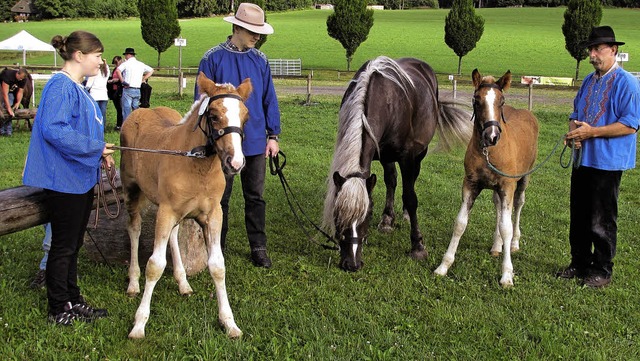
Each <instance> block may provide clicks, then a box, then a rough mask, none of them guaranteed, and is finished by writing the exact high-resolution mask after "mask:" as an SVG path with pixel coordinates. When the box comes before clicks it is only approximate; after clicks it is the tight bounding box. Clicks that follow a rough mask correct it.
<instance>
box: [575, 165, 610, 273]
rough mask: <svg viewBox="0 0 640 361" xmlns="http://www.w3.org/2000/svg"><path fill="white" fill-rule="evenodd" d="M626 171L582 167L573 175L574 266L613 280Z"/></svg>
mask: <svg viewBox="0 0 640 361" xmlns="http://www.w3.org/2000/svg"><path fill="white" fill-rule="evenodd" d="M621 178H622V171H606V170H601V169H596V168H590V167H579V168H577V169H574V170H573V172H572V173H571V195H570V198H571V222H570V230H569V243H570V245H571V264H572V266H574V267H576V268H578V269H580V270H583V271H587V272H588V275H600V276H604V277H607V278H609V277H611V274H612V272H613V257H614V256H615V254H616V242H617V232H618V225H617V220H618V194H619V192H620V180H621Z"/></svg>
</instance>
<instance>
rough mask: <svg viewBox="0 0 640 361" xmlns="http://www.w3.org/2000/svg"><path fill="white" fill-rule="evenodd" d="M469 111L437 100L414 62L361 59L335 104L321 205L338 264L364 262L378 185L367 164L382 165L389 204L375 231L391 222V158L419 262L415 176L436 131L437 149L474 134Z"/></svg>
mask: <svg viewBox="0 0 640 361" xmlns="http://www.w3.org/2000/svg"><path fill="white" fill-rule="evenodd" d="M470 117H471V114H470V113H469V112H467V111H465V110H462V109H461V108H458V107H455V103H454V102H452V101H448V102H445V101H439V100H438V82H437V79H436V76H435V73H434V71H433V69H432V68H431V67H430V66H429V65H428V64H427V63H425V62H423V61H420V60H418V59H411V58H403V59H399V60H393V59H390V58H387V57H384V56H381V57H378V58H376V59H374V60H371V61H368V62H367V63H365V64H364V65H363V66H362V67H361V68H360V69H359V70H358V72H357V73H356V74H355V75H354V77H353V79H352V81H351V83H350V85H349V86H348V88H347V90H346V92H345V94H344V96H343V98H342V105H341V106H340V113H339V121H338V135H337V142H336V145H335V151H334V156H333V162H332V164H331V169H330V174H329V179H328V190H327V194H326V198H325V202H324V212H323V225H324V227H325V229H327V231H329V232H333V233H334V234H335V237H336V239H337V240H338V243H339V246H340V257H341V259H340V264H339V265H340V268H342V269H343V270H346V271H357V270H358V269H360V268H361V267H362V246H363V241H366V238H367V232H368V228H369V221H370V219H371V215H372V211H373V201H372V197H371V192H372V190H373V187H374V186H375V183H376V176H375V174H371V162H372V161H373V160H379V161H380V163H381V164H382V167H383V169H384V182H385V184H386V203H385V207H384V211H383V214H382V220H381V221H380V224H379V226H378V228H379V229H380V230H381V231H391V230H392V229H393V226H394V222H395V213H394V196H395V188H396V184H397V172H396V166H395V163H398V164H399V165H400V172H401V174H402V203H403V208H404V209H405V210H406V213H407V214H408V217H409V221H410V223H411V251H410V256H411V257H413V258H415V259H418V260H422V259H424V258H425V257H426V256H427V251H426V250H425V248H424V245H423V244H422V234H421V233H420V229H419V227H418V218H417V215H416V210H417V208H418V199H417V197H416V192H415V188H414V185H415V181H416V178H417V177H418V175H419V173H420V162H421V161H422V159H423V158H424V157H425V155H426V154H427V148H428V145H429V142H430V141H431V139H432V138H433V136H434V134H435V133H436V131H437V132H438V134H439V137H440V145H441V146H442V148H447V147H448V146H450V145H452V144H454V143H455V142H460V143H464V144H466V142H467V141H468V140H469V138H470V137H471V123H470V122H469V118H470Z"/></svg>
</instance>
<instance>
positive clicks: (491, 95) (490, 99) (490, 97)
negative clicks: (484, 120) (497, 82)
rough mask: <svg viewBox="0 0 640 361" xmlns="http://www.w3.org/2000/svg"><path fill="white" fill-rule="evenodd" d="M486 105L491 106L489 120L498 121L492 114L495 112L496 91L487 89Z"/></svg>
mask: <svg viewBox="0 0 640 361" xmlns="http://www.w3.org/2000/svg"><path fill="white" fill-rule="evenodd" d="M485 100H486V102H487V103H488V104H491V105H490V106H489V107H488V108H489V119H498V118H497V117H496V114H495V112H494V110H495V102H496V91H495V90H494V89H489V91H488V92H487V96H486V98H485Z"/></svg>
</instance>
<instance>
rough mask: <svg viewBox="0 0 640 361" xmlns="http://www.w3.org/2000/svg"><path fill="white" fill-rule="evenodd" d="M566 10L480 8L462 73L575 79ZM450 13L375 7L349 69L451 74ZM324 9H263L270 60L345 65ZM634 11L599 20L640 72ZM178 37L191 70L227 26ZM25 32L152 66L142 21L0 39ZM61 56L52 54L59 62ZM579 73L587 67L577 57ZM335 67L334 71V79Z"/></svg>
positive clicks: (0, 29) (201, 24)
mask: <svg viewBox="0 0 640 361" xmlns="http://www.w3.org/2000/svg"><path fill="white" fill-rule="evenodd" d="M564 10H565V8H564V7H559V8H508V9H479V10H476V13H477V14H479V15H482V16H483V17H484V19H485V30H484V34H483V36H482V38H481V39H480V41H479V42H478V44H477V46H476V48H475V49H474V50H472V51H471V52H470V53H469V54H467V55H466V56H465V57H464V58H463V60H462V69H461V73H462V74H463V75H465V76H470V74H471V71H472V70H473V69H474V68H479V69H480V70H481V72H483V73H490V74H498V73H499V74H502V73H504V72H505V71H506V70H507V69H510V70H511V71H512V72H513V73H514V74H515V75H544V76H561V77H573V76H574V75H575V66H576V62H575V60H574V59H573V58H572V57H571V56H570V55H569V53H568V52H567V51H566V50H565V48H564V36H563V35H562V30H561V26H562V23H563V22H564V18H563V13H564ZM448 11H449V10H447V9H438V10H406V11H376V12H375V15H374V26H373V28H372V29H371V31H370V33H369V37H368V40H367V41H365V42H364V43H362V44H361V45H360V47H359V48H358V50H357V51H356V53H355V55H354V57H353V62H352V65H351V68H352V69H351V70H356V69H357V68H358V67H360V65H361V64H362V63H364V62H365V61H366V60H368V59H371V58H374V57H376V56H378V55H381V54H384V55H388V56H391V57H404V56H412V57H417V58H420V59H423V60H425V61H427V62H428V63H430V64H431V65H432V67H433V68H434V69H435V71H436V72H438V73H443V74H454V73H456V72H457V65H458V57H457V56H456V55H455V53H454V52H453V51H452V50H451V49H450V48H449V47H448V46H447V45H446V44H445V43H444V18H445V16H446V15H447V13H448ZM330 13H331V12H330V11H327V10H303V11H294V12H284V13H270V14H268V19H267V20H268V22H269V23H271V24H272V25H273V26H274V28H275V31H276V32H275V34H273V35H270V36H269V38H268V41H267V42H266V43H265V45H264V46H263V47H262V50H263V51H264V52H265V53H266V54H267V56H269V57H270V58H274V59H277V58H284V59H297V58H300V59H301V60H302V66H303V68H304V69H305V70H307V71H310V70H312V69H313V70H325V69H330V70H345V69H346V60H345V52H344V49H343V48H342V46H341V45H340V43H339V42H338V41H336V40H334V39H332V38H331V37H329V36H328V35H327V26H326V19H327V16H329V14H330ZM639 16H640V10H629V9H605V10H604V15H603V18H602V22H601V24H603V25H605V24H606V25H611V26H613V28H614V30H615V31H616V36H617V38H618V39H620V40H621V41H625V42H627V44H626V45H624V46H623V47H622V48H621V51H623V52H627V53H629V62H628V63H626V64H625V67H627V68H628V69H632V70H634V69H635V71H640V43H639V42H638V41H636V39H640V28H638V26H637V19H638V17H639ZM180 26H181V28H182V34H181V36H182V37H183V38H185V39H187V46H186V47H184V48H183V49H182V66H183V67H197V66H198V62H199V61H200V58H201V57H202V54H203V53H204V52H205V51H206V50H208V49H209V48H211V47H212V46H214V45H216V44H218V43H220V42H221V41H223V40H224V39H225V38H226V36H227V35H228V34H229V33H230V31H231V25H230V24H229V23H227V22H224V21H223V20H222V17H214V18H209V19H185V20H181V21H180ZM23 29H24V30H27V31H29V32H30V33H31V34H32V35H34V36H36V37H37V38H39V39H40V40H42V41H45V42H48V41H50V40H51V38H52V37H53V36H54V35H56V34H61V35H67V34H69V33H70V32H71V31H73V30H77V29H85V30H88V31H91V32H93V33H95V34H96V35H98V37H99V38H100V39H101V40H102V41H103V43H104V45H105V58H107V59H108V60H109V61H110V60H111V58H112V57H113V56H114V55H120V54H122V51H124V48H125V47H133V48H135V49H136V52H137V53H138V56H137V57H138V58H139V59H140V60H142V61H144V62H146V63H147V64H150V65H152V66H157V52H156V51H155V50H154V49H153V48H151V47H149V46H148V45H147V44H146V43H145V42H144V40H143V39H142V36H141V34H140V21H139V19H137V18H135V19H134V18H132V19H127V20H95V19H87V20H78V21H67V20H57V21H47V22H28V23H6V24H2V26H0V39H6V38H8V37H10V36H12V35H14V34H16V33H18V32H19V31H20V30H23ZM179 58H180V57H179V49H178V48H177V47H175V46H172V47H171V48H169V49H168V50H167V51H166V52H164V53H162V56H161V63H160V65H161V66H163V67H178V63H179ZM61 62H62V60H61V59H58V64H61ZM11 63H14V64H15V63H22V54H21V53H18V52H6V51H0V64H11ZM27 64H31V65H36V64H41V65H53V56H52V54H51V53H44V54H40V53H33V54H32V53H29V54H28V59H27ZM580 69H581V71H580V74H581V76H580V78H582V77H584V76H585V75H586V74H588V73H589V72H590V71H591V66H590V65H589V64H588V62H584V61H583V62H581V66H580ZM335 74H336V73H335V72H333V73H332V75H333V76H335Z"/></svg>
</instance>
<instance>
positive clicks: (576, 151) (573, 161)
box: [560, 139, 582, 169]
mask: <svg viewBox="0 0 640 361" xmlns="http://www.w3.org/2000/svg"><path fill="white" fill-rule="evenodd" d="M567 148H571V157H570V158H569V161H568V162H567V163H566V164H563V163H562V158H564V153H565V151H566V150H567ZM581 163H582V148H576V141H575V139H572V140H571V142H569V143H565V145H564V148H563V149H562V153H560V166H561V167H562V168H565V169H566V168H569V167H571V165H573V168H574V169H576V168H578V167H580V164H581Z"/></svg>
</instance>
